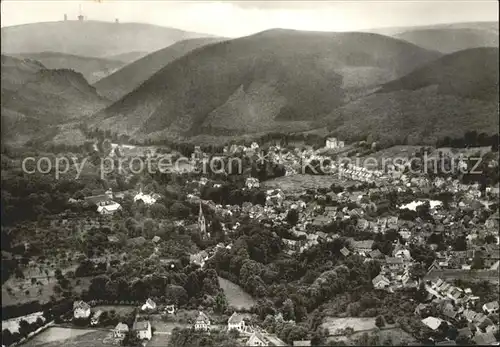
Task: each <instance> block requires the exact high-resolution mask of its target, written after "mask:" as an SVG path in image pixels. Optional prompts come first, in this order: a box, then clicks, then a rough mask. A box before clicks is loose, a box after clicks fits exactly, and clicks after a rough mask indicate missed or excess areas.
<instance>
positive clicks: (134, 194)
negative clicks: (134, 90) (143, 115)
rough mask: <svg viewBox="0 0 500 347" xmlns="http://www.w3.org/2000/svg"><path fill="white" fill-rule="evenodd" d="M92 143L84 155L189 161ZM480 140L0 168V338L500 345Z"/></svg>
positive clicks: (489, 166)
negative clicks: (49, 170)
mask: <svg viewBox="0 0 500 347" xmlns="http://www.w3.org/2000/svg"><path fill="white" fill-rule="evenodd" d="M91 150H92V152H90V153H79V154H73V155H74V156H75V157H76V158H78V160H80V161H81V160H83V158H85V157H86V156H87V155H89V156H90V157H93V158H94V159H95V161H94V163H98V162H99V161H98V160H97V159H99V158H103V157H106V158H114V160H118V159H119V158H120V159H124V160H125V162H127V160H128V161H133V160H134V158H143V159H146V158H154V157H160V156H162V155H165V154H169V155H172V154H173V155H174V156H175V157H180V156H181V155H182V154H181V152H179V151H176V150H173V149H171V148H170V149H169V148H160V147H155V146H149V147H148V146H142V147H141V146H135V145H120V144H112V145H109V143H108V145H106V146H104V145H99V146H94V147H92V148H91ZM390 151H392V152H390ZM467 151H468V152H467ZM467 151H465V150H462V151H461V152H460V153H459V154H460V156H458V155H457V153H458V152H459V150H457V151H455V152H456V153H452V152H451V151H450V150H449V149H446V148H431V147H416V146H413V147H411V146H399V147H398V146H396V147H392V148H388V149H377V145H376V143H372V144H369V143H368V144H367V143H365V142H364V141H360V142H358V143H350V144H346V143H344V141H341V140H339V139H337V138H333V137H326V138H325V139H323V144H322V145H321V146H310V145H306V144H302V145H299V144H298V145H294V144H287V145H286V144H282V143H281V144H280V143H279V141H274V142H273V141H271V142H270V143H260V144H259V143H257V142H256V141H252V142H250V143H247V144H241V143H240V144H233V145H231V146H229V145H228V146H225V147H223V148H219V149H212V150H211V151H210V150H209V149H206V148H205V149H204V148H201V147H194V148H193V151H192V153H186V154H189V158H190V159H191V161H190V164H189V165H183V166H182V167H180V168H175V170H173V171H172V172H168V173H160V172H157V173H154V174H151V173H139V174H133V173H130V172H128V173H126V174H120V173H117V172H114V171H106V170H104V171H106V175H105V178H104V179H103V180H100V179H99V176H100V175H101V174H102V171H103V168H100V169H99V168H98V166H97V165H93V164H91V163H89V164H88V165H87V166H86V167H85V170H84V174H83V176H82V178H81V179H80V180H73V179H72V178H71V177H72V176H71V175H72V174H73V172H68V173H66V174H65V175H66V176H65V177H66V178H64V177H63V179H62V180H59V181H51V178H50V177H48V176H47V175H45V176H44V175H38V176H37V175H36V174H34V175H33V176H32V177H28V178H26V177H22V176H19V175H16V174H15V171H12V172H13V173H12V174H9V175H7V177H3V176H4V175H2V184H3V186H4V185H5V187H6V188H5V189H6V190H7V191H6V193H5V194H4V191H2V205H3V206H4V208H5V211H8V213H7V214H6V215H7V216H8V217H9V218H8V219H7V220H6V221H4V220H3V219H4V218H3V217H4V216H2V220H3V221H2V222H3V226H2V244H3V245H2V268H3V271H2V283H3V285H2V294H3V295H2V296H3V300H2V301H3V305H2V306H3V309H2V311H3V318H2V319H3V322H2V325H3V331H2V341H3V344H4V345H5V346H18V345H19V346H21V345H22V346H37V345H40V343H44V346H56V345H57V346H58V345H60V342H61V341H62V340H64V339H68V338H69V339H70V340H71V343H72V344H71V345H83V346H111V345H125V346H137V345H143V346H167V345H168V346H215V345H220V344H223V345H228V346H229V345H241V346H245V345H246V346H287V345H290V346H292V345H293V346H311V345H345V344H354V345H356V344H358V345H381V344H384V345H427V344H435V345H471V344H472V345H495V344H497V345H498V342H497V341H499V332H498V330H499V319H498V310H499V292H498V268H499V264H500V252H499V235H498V227H499V211H498V208H499V205H498V198H499V187H498V161H497V159H496V158H495V155H496V154H497V151H498V148H493V147H492V148H483V147H481V148H477V149H474V148H469V149H467ZM384 153H385V154H387V155H388V156H389V157H390V158H391V157H392V158H396V157H399V156H400V155H403V154H404V155H405V160H404V161H403V164H402V165H400V167H399V169H397V168H396V166H395V165H392V164H390V165H386V166H385V167H384V166H383V165H382V164H381V161H380V160H379V159H380V158H381V157H382V154H384ZM478 153H479V156H480V159H481V160H482V163H481V168H482V171H481V174H478V175H475V174H470V173H469V171H467V169H471V167H472V166H475V165H476V163H475V162H473V161H472V160H470V158H472V157H477V155H478ZM379 154H380V155H379ZM424 154H425V155H424ZM368 156H371V157H372V158H377V160H375V164H376V165H375V167H370V168H367V167H365V166H359V165H358V164H356V163H357V161H356V160H355V159H363V158H366V157H368ZM437 157H439V158H440V159H443V157H444V158H445V159H446V160H440V161H434V165H435V166H436V165H437V166H438V167H433V168H432V169H433V170H431V171H429V172H426V171H425V170H421V169H420V168H422V167H423V166H424V165H423V164H424V162H425V160H429V161H431V160H432V158H437ZM214 158H217V162H218V163H222V166H221V167H219V168H218V169H217V170H214V169H213V168H212V169H210V168H208V169H207V167H206V166H207V165H206V163H208V162H211V160H213V159H214ZM468 158H469V159H468ZM232 159H238V163H239V164H241V165H240V166H241V167H239V168H238V170H233V171H234V172H231V170H230V169H229V168H232V166H231V163H232V162H233V161H232ZM2 161H5V164H6V167H10V168H13V169H12V170H14V168H15V165H16V163H19V156H18V154H16V153H7V154H2ZM436 163H437V164H436ZM443 163H444V164H443ZM425 164H427V163H426V162H425ZM442 165H448V166H451V167H457V168H462V169H465V170H464V171H461V172H449V171H446V170H445V168H444V167H441V166H442ZM304 168H305V169H304ZM304 170H305V171H304ZM85 171H86V172H85ZM49 176H50V175H49ZM19 210H23V211H24V212H23V213H22V214H21V213H19V212H17V213H16V211H19ZM25 216H30V218H26V217H25Z"/></svg>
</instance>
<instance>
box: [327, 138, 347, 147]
mask: <svg viewBox="0 0 500 347" xmlns="http://www.w3.org/2000/svg"><path fill="white" fill-rule="evenodd" d="M344 146H345V144H344V141H339V140H337V138H335V137H329V138H327V139H326V144H325V147H326V148H329V149H338V148H344Z"/></svg>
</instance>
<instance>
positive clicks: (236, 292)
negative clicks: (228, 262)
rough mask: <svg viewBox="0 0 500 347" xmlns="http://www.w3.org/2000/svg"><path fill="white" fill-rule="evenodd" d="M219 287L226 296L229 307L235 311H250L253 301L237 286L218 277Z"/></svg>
mask: <svg viewBox="0 0 500 347" xmlns="http://www.w3.org/2000/svg"><path fill="white" fill-rule="evenodd" d="M219 285H220V287H221V288H222V290H224V294H226V298H227V301H228V302H229V305H230V306H233V307H235V308H237V309H250V308H251V307H252V306H254V305H255V300H254V299H253V298H252V297H251V296H250V294H248V293H247V292H245V291H244V290H243V289H242V288H241V287H240V286H239V285H237V284H235V283H233V282H231V281H228V280H226V279H225V278H222V277H219Z"/></svg>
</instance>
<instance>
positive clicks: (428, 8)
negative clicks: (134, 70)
mask: <svg viewBox="0 0 500 347" xmlns="http://www.w3.org/2000/svg"><path fill="white" fill-rule="evenodd" d="M80 5H81V6H82V12H83V14H84V15H85V16H86V18H87V19H88V20H101V21H110V22H111V21H114V20H115V18H118V19H119V20H120V22H140V23H150V24H155V25H161V26H166V27H174V28H179V29H183V30H188V31H194V32H201V33H207V34H212V35H217V36H225V37H239V36H244V35H250V34H253V33H256V32H259V31H263V30H267V29H271V28H285V29H298V30H315V31H355V30H363V29H373V28H379V27H392V26H414V25H430V24H440V23H455V22H474V21H498V3H497V1H480V0H469V1H465V0H462V1H460V0H458V1H457V0H454V1H437V0H420V1H406V0H396V1H394V0H393V1H377V0H351V1H267V2H264V1H239V2H238V1H229V0H227V1H201V0H199V1H184V2H179V1H168V0H150V1H144V0H100V1H97V0H81V1H77V0H53V1H45V0H32V1H24V0H2V2H1V7H2V13H1V14H2V18H1V19H2V20H1V25H2V27H5V26H12V25H19V24H27V23H34V22H52V21H60V20H62V19H63V18H64V14H67V15H68V19H76V16H78V14H79V7H80Z"/></svg>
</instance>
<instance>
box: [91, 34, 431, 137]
mask: <svg viewBox="0 0 500 347" xmlns="http://www.w3.org/2000/svg"><path fill="white" fill-rule="evenodd" d="M439 56H440V54H439V53H437V52H432V51H428V50H424V49H422V48H420V47H417V46H415V45H412V44H409V43H407V42H404V41H400V40H396V39H393V38H389V37H385V36H381V35H377V34H370V33H354V32H353V33H320V32H302V31H294V30H281V29H276V30H268V31H264V32H262V33H259V34H256V35H252V36H248V37H244V38H239V39H234V40H230V41H224V42H220V43H216V44H212V45H209V46H205V47H202V48H201V49H197V50H195V51H193V52H191V53H189V54H187V55H184V56H183V57H181V58H179V59H177V60H175V61H173V62H172V63H170V64H169V65H167V66H166V67H164V68H163V69H161V70H160V71H158V72H157V73H156V74H155V75H153V76H152V77H151V78H150V79H148V80H147V81H146V82H144V83H143V84H142V85H141V86H140V87H139V88H137V89H136V90H134V91H133V92H132V93H130V94H128V95H126V96H125V97H124V98H122V99H120V100H119V101H117V102H116V103H115V104H113V105H112V106H110V107H109V108H107V109H106V110H103V111H102V112H100V113H99V114H97V115H96V117H94V118H93V119H92V124H93V125H94V126H98V127H100V128H105V129H110V130H112V131H114V132H118V133H129V134H134V135H140V134H152V133H157V132H163V135H164V136H179V135H182V136H193V135H196V134H201V133H207V134H216V135H217V136H220V135H222V134H223V133H224V132H226V133H229V134H232V133H234V131H238V132H246V133H250V132H259V131H271V130H276V129H283V127H284V125H286V126H287V128H288V129H289V130H293V127H294V125H295V124H297V125H298V126H299V127H300V129H301V130H303V128H304V122H309V121H311V120H314V119H316V118H317V117H319V116H321V115H324V114H328V113H329V112H330V111H331V110H332V109H334V108H336V107H338V106H339V105H342V104H343V103H344V100H345V98H346V92H347V91H348V89H350V88H369V87H371V86H375V85H377V84H380V83H384V82H387V81H389V80H390V79H391V78H395V77H396V76H402V75H403V74H405V73H408V72H409V71H411V70H412V69H414V68H415V67H416V66H419V65H420V64H422V63H424V62H427V61H430V60H433V59H435V58H437V57H439Z"/></svg>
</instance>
